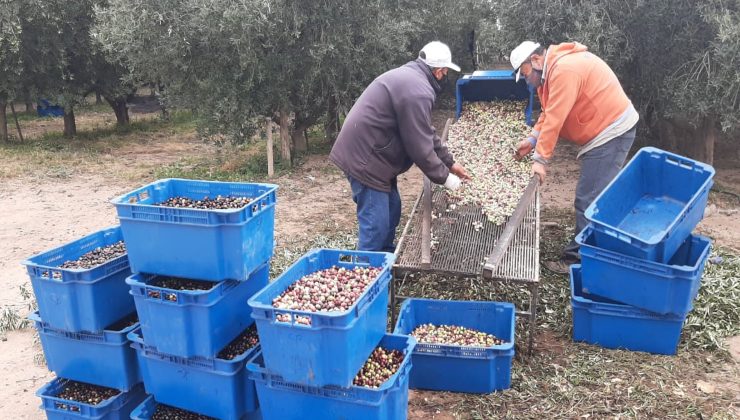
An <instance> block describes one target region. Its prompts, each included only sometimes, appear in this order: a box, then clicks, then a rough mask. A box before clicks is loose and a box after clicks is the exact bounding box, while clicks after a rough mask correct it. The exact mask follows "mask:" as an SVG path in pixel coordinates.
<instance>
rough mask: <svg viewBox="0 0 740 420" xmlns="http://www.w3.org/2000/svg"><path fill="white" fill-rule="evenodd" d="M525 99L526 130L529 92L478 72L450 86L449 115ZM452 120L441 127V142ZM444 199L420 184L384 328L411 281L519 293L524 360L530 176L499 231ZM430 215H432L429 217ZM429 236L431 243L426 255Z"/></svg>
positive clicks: (531, 275) (531, 249)
mask: <svg viewBox="0 0 740 420" xmlns="http://www.w3.org/2000/svg"><path fill="white" fill-rule="evenodd" d="M505 99H518V100H522V99H528V100H529V102H528V106H527V109H526V111H525V118H526V120H527V123H528V124H530V125H531V124H532V104H533V102H534V100H533V91H532V90H531V89H528V88H527V87H526V84H525V83H524V82H523V81H520V82H519V83H515V82H514V77H513V76H512V74H511V71H506V70H503V71H496V70H494V71H483V72H475V73H473V74H472V75H468V76H465V77H463V78H461V79H460V80H458V82H457V112H456V117H459V116H460V113H461V112H462V103H463V102H466V101H471V102H472V101H491V100H505ZM452 122H453V121H452V119H449V120H447V123H446V125H445V128H444V130H443V132H442V136H441V138H442V141H443V142H446V141H447V134H448V132H449V128H450V125H451V124H452ZM448 204H449V203H448V196H447V194H446V193H445V192H444V191H442V190H439V189H437V190H435V188H433V187H432V183H431V181H430V180H429V179H428V178H426V177H425V178H424V186H423V189H422V191H421V193H420V194H419V196H418V198H417V199H416V202H415V203H414V206H413V207H412V209H411V213H410V216H409V218H408V221H407V222H406V225H405V227H404V229H403V233H402V234H401V238H400V239H399V242H398V246H397V247H396V263H395V264H394V266H393V279H392V281H391V290H390V293H391V296H390V300H391V325H395V323H396V304H397V303H398V302H399V301H400V300H402V299H404V298H406V297H407V296H401V295H399V294H398V293H397V291H398V290H399V289H401V288H403V287H404V286H405V285H407V284H409V282H412V281H414V279H413V277H414V274H437V275H441V276H448V277H455V278H458V279H469V278H480V279H483V280H486V281H490V282H510V283H514V284H518V285H520V286H522V287H526V288H527V289H528V291H529V305H528V308H527V309H526V310H517V316H519V317H524V318H526V319H527V325H528V328H527V330H528V333H527V348H528V351H529V352H530V353H531V352H532V349H533V345H534V336H535V330H536V320H537V302H538V293H539V278H540V276H539V272H540V264H539V256H540V245H539V239H540V195H539V182H538V181H537V177H536V176H533V177H532V179H531V180H530V181H529V184H528V185H527V187H526V189H525V190H524V191H523V192H522V196H521V198H520V200H519V202H518V204H517V207H516V209H515V211H514V213H513V214H512V215H511V216H509V217H508V219H507V220H506V222H505V223H502V224H501V225H494V224H493V223H491V222H489V221H488V220H487V218H486V216H485V215H484V214H483V212H482V211H481V208H480V207H479V206H477V205H456V206H453V207H450V206H448ZM433 215H438V216H437V217H433ZM432 231H434V232H435V237H436V238H437V241H436V243H435V245H434V249H432Z"/></svg>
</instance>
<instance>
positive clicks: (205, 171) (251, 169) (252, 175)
mask: <svg viewBox="0 0 740 420" xmlns="http://www.w3.org/2000/svg"><path fill="white" fill-rule="evenodd" d="M309 145H310V146H309V150H308V152H307V153H304V154H298V155H295V156H294V157H293V165H292V167H291V166H290V165H288V164H287V162H285V161H283V160H282V158H281V155H280V149H279V147H278V146H277V145H276V146H275V147H274V148H273V159H274V168H275V176H276V177H279V176H281V175H285V174H287V173H290V172H291V171H292V170H294V169H295V168H298V167H300V166H301V165H302V163H303V162H304V159H305V158H306V157H307V156H310V155H325V154H328V153H329V151H330V150H331V146H332V143H331V142H329V141H326V140H325V139H323V132H319V131H318V129H312V130H311V131H309ZM220 147H222V149H221V152H220V153H219V155H218V157H217V158H216V159H207V158H202V159H200V158H185V159H182V160H180V161H178V162H175V163H173V164H170V165H168V166H165V167H163V168H161V169H159V170H157V171H156V172H155V173H154V176H155V177H156V178H185V179H204V180H210V181H264V180H267V145H266V142H265V141H264V139H259V140H255V141H253V142H251V143H248V144H243V145H239V146H230V145H224V146H220Z"/></svg>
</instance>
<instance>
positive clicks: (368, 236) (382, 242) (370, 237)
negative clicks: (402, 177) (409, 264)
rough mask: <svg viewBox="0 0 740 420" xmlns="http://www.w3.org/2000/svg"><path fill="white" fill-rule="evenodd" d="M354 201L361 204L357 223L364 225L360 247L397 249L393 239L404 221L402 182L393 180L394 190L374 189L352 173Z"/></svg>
mask: <svg viewBox="0 0 740 420" xmlns="http://www.w3.org/2000/svg"><path fill="white" fill-rule="evenodd" d="M347 179H349V183H350V186H351V187H352V200H354V202H355V204H357V223H358V225H359V227H360V235H359V241H358V244H357V249H358V250H360V251H384V252H394V251H395V250H396V247H395V245H393V241H394V239H395V237H396V227H398V223H399V222H400V221H401V195H400V194H398V183H397V181H396V180H395V179H394V180H393V182H391V191H390V192H385V191H378V190H374V189H372V188H370V187H368V186H366V185H364V184H362V183H361V182H360V181H358V180H356V179H354V178H352V177H351V176H348V177H347Z"/></svg>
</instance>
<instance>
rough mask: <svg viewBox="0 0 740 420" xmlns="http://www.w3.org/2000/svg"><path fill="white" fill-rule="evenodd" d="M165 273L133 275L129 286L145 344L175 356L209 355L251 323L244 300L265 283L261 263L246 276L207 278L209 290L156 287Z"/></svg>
mask: <svg viewBox="0 0 740 420" xmlns="http://www.w3.org/2000/svg"><path fill="white" fill-rule="evenodd" d="M163 277H167V276H156V275H149V274H134V275H132V276H131V277H129V278H128V279H126V282H127V283H128V284H129V285H130V286H131V294H132V295H133V296H134V301H135V303H136V311H137V312H138V314H139V322H140V323H141V328H142V330H143V333H144V336H145V337H146V341H147V345H150V346H154V347H156V348H157V350H159V351H161V352H164V353H167V354H171V355H175V356H180V357H193V356H203V357H212V356H213V355H214V354H216V353H217V352H218V351H219V350H220V349H221V348H223V347H224V346H225V345H227V344H229V342H230V341H231V340H233V339H234V337H236V336H237V335H239V333H240V332H241V331H242V330H243V329H244V328H246V327H247V326H248V325H250V324H252V319H251V318H250V316H249V314H250V312H251V308H250V307H249V305H247V300H248V299H249V298H250V297H252V295H254V294H255V293H256V292H257V291H259V290H260V289H262V288H263V287H265V286H266V285H267V283H268V281H269V277H270V266H269V265H268V264H264V265H263V266H262V267H261V268H260V269H259V270H258V271H256V272H255V273H254V274H253V275H252V276H251V277H250V278H249V280H247V281H235V280H227V281H222V282H217V283H216V282H207V283H210V284H212V285H213V286H212V287H211V288H210V289H208V290H173V289H167V288H164V287H158V286H156V282H157V281H158V280H159V279H161V278H163Z"/></svg>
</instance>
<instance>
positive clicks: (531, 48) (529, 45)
mask: <svg viewBox="0 0 740 420" xmlns="http://www.w3.org/2000/svg"><path fill="white" fill-rule="evenodd" d="M539 47H540V44H538V43H536V42H532V41H524V42H522V43H521V44H519V45H518V46H517V47H516V48H514V49H513V50H511V55H510V56H509V60H511V67H514V70H516V81H517V82H519V74H520V73H521V67H522V64H523V63H524V62H525V61H527V60H528V59H529V56H530V55H532V53H533V52H535V51H536V50H537V48H539Z"/></svg>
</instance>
